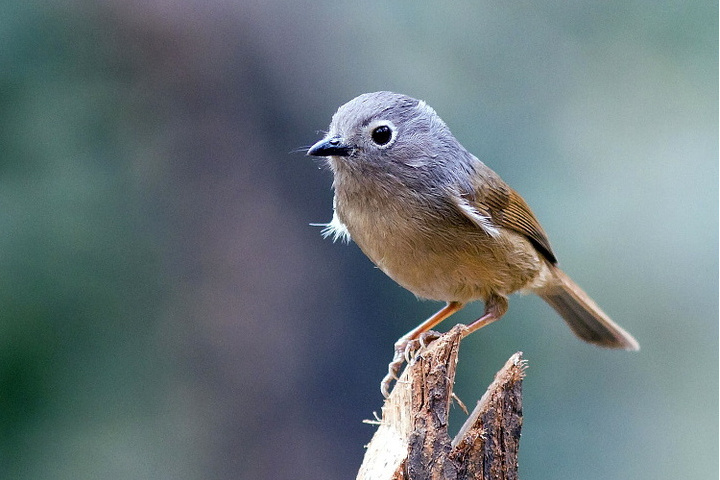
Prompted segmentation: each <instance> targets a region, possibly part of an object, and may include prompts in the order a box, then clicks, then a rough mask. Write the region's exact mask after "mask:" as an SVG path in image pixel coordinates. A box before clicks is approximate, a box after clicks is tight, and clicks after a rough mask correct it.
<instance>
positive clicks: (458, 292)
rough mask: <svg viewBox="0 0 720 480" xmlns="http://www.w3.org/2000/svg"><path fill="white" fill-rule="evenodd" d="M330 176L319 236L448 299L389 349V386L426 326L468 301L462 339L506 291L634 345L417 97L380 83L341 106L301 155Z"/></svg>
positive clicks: (500, 308)
mask: <svg viewBox="0 0 720 480" xmlns="http://www.w3.org/2000/svg"><path fill="white" fill-rule="evenodd" d="M307 155H309V156H314V157H324V158H325V159H326V163H327V165H329V167H330V170H331V171H332V174H333V190H334V197H333V216H332V220H331V221H330V222H329V223H327V224H324V227H325V228H324V230H323V235H324V236H326V237H332V238H333V240H345V241H349V240H353V241H354V242H355V243H356V244H357V245H358V246H359V247H360V249H361V250H362V251H363V253H364V254H365V255H366V256H367V257H368V258H369V259H370V260H371V261H372V262H373V263H374V264H375V265H376V266H377V267H378V268H379V269H380V270H382V271H383V272H384V273H385V274H387V275H388V276H389V277H390V278H392V279H393V280H394V281H395V282H397V283H398V284H400V285H401V286H402V287H404V288H405V289H407V290H409V291H410V292H412V293H414V294H415V295H416V296H417V297H419V298H422V299H429V300H436V301H443V302H445V306H444V307H443V308H441V309H440V310H439V311H438V312H436V313H435V314H434V315H432V316H431V317H429V318H428V319H427V320H425V321H424V322H422V323H420V324H419V325H418V326H417V327H416V328H414V329H412V330H410V331H409V332H408V333H406V334H405V335H403V336H402V337H400V339H398V341H397V342H395V345H394V355H393V359H392V361H391V362H390V364H389V365H388V373H387V375H386V376H385V377H384V378H383V380H382V382H381V391H382V393H383V395H384V396H385V397H387V396H388V395H389V392H390V385H391V383H392V381H393V380H396V379H397V375H398V372H399V370H400V368H401V366H402V364H403V363H404V361H405V358H406V357H408V352H410V351H415V350H416V349H417V348H419V346H421V345H426V344H427V343H428V342H429V341H432V340H433V339H434V338H436V336H437V334H435V333H434V332H432V329H433V328H434V327H435V326H436V325H438V324H439V323H440V322H442V321H443V320H445V319H447V318H448V317H449V316H451V315H452V314H454V313H456V312H458V311H459V310H461V309H462V308H463V307H464V306H465V305H467V304H468V303H470V302H473V301H477V300H480V301H482V302H484V312H483V315H482V316H481V317H480V318H478V319H477V320H475V321H474V322H472V323H470V324H469V325H466V326H465V327H464V329H463V334H462V335H463V337H464V336H467V335H469V334H470V333H472V332H474V331H477V330H479V329H480V328H482V327H484V326H486V325H488V324H490V323H492V322H495V321H497V320H498V319H500V318H501V317H502V316H503V315H504V314H505V312H506V311H507V309H508V297H509V296H510V295H511V294H512V293H515V292H518V291H520V292H530V293H534V294H537V295H538V296H539V297H540V298H542V299H543V300H545V302H547V303H548V304H549V305H550V306H551V307H552V308H553V309H555V310H556V311H557V313H558V314H559V315H560V316H561V317H562V318H563V319H564V320H565V322H566V323H567V325H568V326H569V327H570V329H571V330H572V331H573V333H575V335H577V336H578V337H579V338H580V339H582V340H584V341H586V342H589V343H592V344H595V345H598V346H601V347H607V348H614V349H624V350H638V349H639V344H638V342H637V341H636V340H635V338H633V336H632V335H630V334H629V333H628V332H627V331H625V330H624V329H623V328H622V327H620V326H619V325H617V324H616V323H615V322H613V321H612V320H611V319H610V317H609V316H608V315H607V314H606V313H605V312H603V311H602V310H601V309H600V307H598V305H597V304H596V303H595V302H594V301H593V300H592V299H591V298H590V297H589V296H588V295H587V294H586V293H585V292H584V291H583V290H582V289H581V288H580V287H579V286H578V285H577V284H576V283H575V282H574V281H573V280H572V279H570V277H569V276H568V275H567V274H565V273H564V272H563V271H562V270H561V269H560V268H559V267H558V261H557V257H556V256H555V253H554V251H553V249H552V247H551V246H550V242H549V240H548V237H547V235H546V233H545V231H544V230H543V228H542V226H541V225H540V223H539V222H538V220H537V218H536V217H535V215H534V214H533V212H532V211H531V210H530V207H529V206H528V204H527V203H526V202H525V200H524V199H523V198H522V197H521V196H520V194H518V193H517V192H516V191H515V190H513V189H512V188H510V186H508V185H507V184H506V183H505V182H504V181H503V180H502V179H501V178H500V176H499V175H498V174H497V173H495V172H494V171H493V170H492V169H490V167H488V166H487V165H485V163H483V162H482V161H481V160H479V159H478V158H477V157H476V156H474V155H473V154H471V153H470V152H468V151H467V150H466V149H465V148H464V147H463V146H462V145H461V144H460V142H459V141H458V140H457V139H456V138H455V137H454V136H453V134H452V133H451V131H450V129H449V128H448V127H447V125H446V124H445V122H443V120H442V119H441V118H440V117H439V116H438V114H437V113H436V112H435V110H434V109H433V108H432V107H430V106H429V105H428V104H427V103H425V102H424V101H422V100H417V99H415V98H412V97H409V96H407V95H403V94H398V93H393V92H388V91H380V92H373V93H365V94H362V95H359V96H357V97H356V98H354V99H352V100H350V101H349V102H347V103H345V104H344V105H342V106H340V107H339V108H338V110H337V112H336V113H335V114H334V115H333V117H332V120H331V123H330V127H329V129H328V131H327V133H326V134H325V135H324V137H323V138H322V139H321V140H319V141H318V142H317V143H315V144H314V145H313V146H312V147H310V148H309V150H308V151H307Z"/></svg>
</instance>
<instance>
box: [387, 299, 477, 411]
mask: <svg viewBox="0 0 720 480" xmlns="http://www.w3.org/2000/svg"><path fill="white" fill-rule="evenodd" d="M463 306H464V304H462V303H460V302H448V303H447V304H446V305H445V306H444V307H443V308H441V309H440V310H439V311H438V312H437V313H435V314H434V315H433V316H431V317H430V318H428V319H427V320H425V321H424V322H423V323H421V324H420V325H418V326H417V327H415V328H413V329H412V330H410V331H409V332H408V333H406V334H405V335H403V336H402V337H400V338H399V339H398V341H397V342H395V355H394V356H393V360H392V362H390V364H389V365H388V373H387V375H385V378H383V379H382V382H381V383H380V390H381V391H382V394H383V396H384V397H385V398H387V396H388V395H389V394H390V384H391V383H392V381H393V380H397V378H398V377H397V374H398V372H399V371H400V367H402V364H403V363H404V361H405V359H406V357H407V356H409V352H410V351H412V350H415V349H417V346H416V344H418V341H419V342H420V343H422V344H425V345H426V344H427V343H429V342H430V341H432V338H430V337H432V334H431V332H429V330H430V329H431V328H433V327H434V326H435V325H437V324H438V323H440V322H442V321H443V320H445V319H446V318H448V317H449V316H450V315H452V314H453V313H455V312H457V311H458V310H460V309H461V308H463Z"/></svg>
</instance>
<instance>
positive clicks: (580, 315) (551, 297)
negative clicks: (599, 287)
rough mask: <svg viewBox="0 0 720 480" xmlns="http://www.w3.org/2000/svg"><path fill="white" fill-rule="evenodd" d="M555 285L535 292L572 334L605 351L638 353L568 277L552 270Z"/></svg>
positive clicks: (630, 338) (628, 337)
mask: <svg viewBox="0 0 720 480" xmlns="http://www.w3.org/2000/svg"><path fill="white" fill-rule="evenodd" d="M554 274H555V277H556V278H557V279H558V280H559V281H558V282H557V284H555V285H553V286H552V287H550V288H546V289H544V290H543V291H541V292H538V294H539V295H540V297H541V298H542V299H543V300H545V301H546V302H547V303H548V304H549V305H550V306H551V307H553V308H554V309H555V311H557V312H558V313H559V314H560V316H561V317H562V318H563V319H564V320H565V322H566V323H567V324H568V326H569V327H570V328H571V329H572V331H573V332H574V333H575V335H577V336H578V337H580V338H581V339H583V340H585V341H586V342H590V343H594V344H595V345H599V346H601V347H606V348H620V349H624V350H639V349H640V345H639V344H638V342H637V340H635V338H633V336H632V335H630V334H629V333H628V332H626V331H625V330H624V329H623V328H622V327H620V326H619V325H618V324H616V323H615V322H613V321H612V320H610V317H608V316H607V315H606V314H605V312H603V311H602V310H601V309H600V307H598V306H597V304H596V303H595V302H594V301H593V300H592V299H591V298H590V297H589V296H588V295H587V294H586V293H585V292H584V291H583V290H582V289H581V288H580V287H578V286H577V284H575V282H573V281H572V280H571V279H570V277H568V276H567V275H566V274H565V273H564V272H563V271H562V270H560V269H558V268H555V269H554Z"/></svg>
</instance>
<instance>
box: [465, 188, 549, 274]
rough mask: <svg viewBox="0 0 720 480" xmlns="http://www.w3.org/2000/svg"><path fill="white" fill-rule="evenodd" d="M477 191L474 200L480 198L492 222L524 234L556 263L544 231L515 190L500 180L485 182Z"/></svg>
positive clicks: (546, 256)
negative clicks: (476, 196)
mask: <svg viewBox="0 0 720 480" xmlns="http://www.w3.org/2000/svg"><path fill="white" fill-rule="evenodd" d="M477 193H478V194H479V195H478V197H480V198H479V199H476V201H477V200H480V199H481V200H480V201H481V202H482V203H483V204H484V207H485V208H483V210H485V211H487V212H488V213H489V214H490V217H491V218H492V220H493V223H495V224H496V225H498V226H501V227H504V228H508V229H510V230H514V231H516V232H518V233H520V234H522V235H525V236H526V237H527V238H528V240H530V242H531V243H532V244H533V245H534V246H535V248H537V250H538V251H539V252H540V253H541V254H543V255H544V256H545V258H547V259H548V260H549V261H550V263H552V264H556V263H557V258H555V254H554V253H553V251H552V248H551V247H550V241H549V240H548V238H547V235H546V234H545V231H544V230H543V229H542V227H541V226H540V223H539V222H538V221H537V218H535V215H533V213H532V210H530V207H528V204H527V203H525V200H523V198H522V197H521V196H520V195H519V194H518V193H517V192H516V191H515V190H513V189H512V188H510V187H508V186H507V185H506V184H505V183H504V182H502V181H500V182H497V183H496V182H492V183H491V184H490V183H489V184H486V186H485V187H484V188H482V190H481V191H480V192H477Z"/></svg>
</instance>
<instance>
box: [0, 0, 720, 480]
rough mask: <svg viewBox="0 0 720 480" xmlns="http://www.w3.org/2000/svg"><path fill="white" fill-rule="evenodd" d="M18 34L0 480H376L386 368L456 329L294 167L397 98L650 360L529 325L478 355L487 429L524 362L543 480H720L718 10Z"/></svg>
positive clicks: (525, 321)
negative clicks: (512, 371)
mask: <svg viewBox="0 0 720 480" xmlns="http://www.w3.org/2000/svg"><path fill="white" fill-rule="evenodd" d="M2 11H3V14H2V15H1V16H0V39H2V48H0V125H1V128H0V146H1V148H0V152H1V153H0V478H8V479H11V478H12V479H85V478H87V479H96V478H113V479H148V478H152V479H238V478H239V479H278V478H292V479H319V478H322V479H325V478H328V479H330V478H338V479H341V478H354V475H355V473H356V471H357V469H358V467H359V465H360V463H361V460H362V456H363V453H364V450H363V445H365V444H366V443H367V442H368V441H369V440H370V438H371V436H372V433H373V431H374V427H372V426H370V425H366V424H363V423H362V420H363V419H366V418H372V412H373V411H379V409H380V407H381V403H382V398H381V396H380V393H379V389H378V382H379V381H380V379H381V378H382V376H383V375H384V373H385V369H386V365H387V362H388V361H389V359H390V356H391V354H392V345H393V342H394V341H395V339H396V338H397V337H399V336H400V335H401V334H403V333H404V332H405V331H407V330H409V329H410V328H411V327H413V326H414V325H416V324H417V323H418V322H419V321H420V320H422V319H424V318H425V317H426V316H428V315H429V314H431V313H432V312H433V311H434V310H435V309H437V308H438V307H439V305H437V304H434V303H430V302H419V301H417V300H416V299H415V298H414V297H413V296H412V295H411V294H409V293H408V292H406V291H404V290H403V289H401V288H400V287H398V286H396V285H395V284H394V283H393V282H392V281H390V280H389V279H387V278H386V277H385V276H384V275H383V274H382V273H381V272H380V271H379V270H377V269H375V268H374V267H373V266H372V264H371V263H370V262H369V261H368V260H367V259H365V258H364V257H363V255H362V253H361V252H360V251H359V250H358V248H357V247H356V246H355V245H352V244H351V245H349V246H346V245H341V244H332V243H331V242H330V241H328V240H323V239H322V238H321V237H320V232H319V229H318V228H316V227H311V226H309V223H312V222H323V221H327V220H329V219H330V216H331V199H332V191H331V177H330V173H329V172H328V170H327V169H326V168H323V165H322V162H320V161H318V160H317V159H311V158H307V157H305V156H304V155H303V149H302V148H301V147H306V146H308V145H310V144H312V143H314V142H315V141H316V140H317V139H318V138H320V136H321V135H322V134H321V131H322V130H323V129H325V128H327V125H328V124H329V122H330V117H331V115H332V113H333V112H334V111H335V109H336V108H337V107H338V106H339V105H340V104H342V103H344V102H346V101H348V100H350V99H351V98H353V97H354V96H356V95H358V94H360V93H363V92H368V91H375V90H381V89H387V90H394V91H399V92H402V93H406V94H409V95H412V96H415V97H418V98H422V99H424V100H426V101H427V102H428V103H429V104H430V105H432V106H433V107H434V108H435V109H436V110H437V112H438V113H439V114H440V116H441V117H442V118H443V119H444V120H445V121H446V123H448V125H449V126H450V128H451V129H452V130H453V132H454V134H455V135H456V136H457V137H458V138H459V139H460V141H461V142H462V143H463V144H464V145H465V146H466V147H467V148H468V149H469V150H470V151H471V152H473V153H475V154H476V155H477V156H478V157H480V158H481V159H482V160H484V161H485V162H486V163H487V164H489V165H490V166H491V167H492V168H493V169H495V170H496V171H497V172H499V173H500V174H501V175H502V176H503V177H504V178H505V180H506V181H508V183H510V184H511V185H512V186H513V187H515V188H516V189H517V190H518V191H520V192H521V193H522V195H523V196H524V197H525V198H526V199H527V201H528V202H529V203H530V205H532V206H533V209H534V210H535V213H536V214H537V216H538V217H539V218H540V220H541V222H542V223H543V225H544V226H545V229H546V230H547V232H548V235H549V236H550V239H551V241H552V243H553V246H554V249H555V250H556V252H557V253H558V256H559V258H560V262H561V265H562V266H563V268H564V269H565V270H566V271H567V272H568V273H570V274H571V275H572V276H573V277H574V278H575V279H576V280H577V281H578V283H580V284H581V285H583V287H584V288H585V289H586V290H587V291H588V292H589V293H591V295H592V296H593V297H594V298H595V299H596V301H597V302H598V303H599V304H601V305H602V306H603V307H604V308H605V310H607V311H608V312H609V313H610V314H611V315H612V316H613V317H614V318H615V319H616V320H617V321H618V322H619V323H621V324H622V325H623V326H625V327H626V328H627V329H628V330H629V331H631V332H632V333H633V334H634V335H635V336H636V337H637V338H638V339H639V341H640V343H641V345H642V350H641V351H640V352H639V353H629V352H613V351H604V350H601V349H597V348H594V347H592V346H589V345H586V344H583V343H581V342H579V341H577V340H576V339H575V338H574V337H573V336H572V334H571V333H570V331H569V330H568V329H567V328H566V327H565V325H564V324H563V322H562V321H561V320H560V319H559V318H558V317H557V316H556V315H555V314H554V312H553V311H552V310H551V309H550V308H549V307H547V306H546V305H545V304H543V303H542V301H541V300H539V299H537V298H535V297H521V296H517V297H514V298H513V299H512V300H511V308H510V311H509V313H508V314H507V316H506V318H504V319H503V321H501V322H498V323H497V324H493V325H492V326H490V327H488V328H487V329H485V330H483V331H482V332H479V333H478V334H475V335H473V336H471V337H469V338H468V339H467V340H466V341H465V342H464V344H463V350H462V352H461V360H460V371H459V376H458V379H457V392H458V394H459V396H460V398H461V399H463V400H464V401H465V402H466V403H468V404H470V405H472V404H473V403H474V402H475V401H476V400H477V399H478V398H479V397H480V395H481V394H482V392H483V391H484V389H485V387H486V385H487V384H488V383H489V382H490V381H491V379H492V377H493V374H494V372H496V371H497V370H498V369H499V368H500V367H501V366H502V364H503V363H504V361H505V360H506V359H507V358H508V357H509V356H510V355H511V354H512V353H514V352H515V351H517V350H522V351H523V352H525V357H526V358H527V359H528V361H529V365H530V367H529V370H528V377H527V379H526V382H525V397H524V411H525V424H524V427H523V441H522V447H521V457H520V458H521V464H520V474H521V476H522V478H526V479H557V478H583V479H607V478H619V479H639V478H648V479H650V478H652V479H676V478H698V479H700V478H717V475H718V458H717V454H718V115H717V107H718V32H717V23H718V22H717V19H718V5H717V3H716V2H710V1H695V2H687V1H672V0H660V1H657V0H653V1H650V0H645V1H634V2H626V1H612V0H611V1H605V2H596V1H589V0H583V1H573V2H570V1H541V2H523V1H521V2H488V1H481V2H478V1H472V2H453V3H450V4H438V3H437V2H415V1H394V2H375V1H371V2H357V1H317V2H289V1H280V0H268V1H263V2H253V1H242V0H237V1H229V0H210V1H208V0H202V1H200V0H176V1H162V0H154V1H140V0H102V1H95V2H91V1H83V0H77V1H70V2H54V1H51V2H47V1H45V2H41V1H36V0H26V1H22V2H21V1H6V2H2ZM481 312H482V305H481V304H477V305H473V306H471V307H469V308H467V309H466V310H465V311H463V312H461V313H459V314H458V315H457V316H456V317H453V321H452V322H449V325H445V326H444V328H449V326H450V324H452V323H456V322H457V321H464V322H468V321H471V320H473V319H474V318H475V317H476V316H478V315H479V314H480V313H481ZM452 415H453V417H452V419H451V420H452V425H453V428H454V429H457V427H459V425H460V424H461V422H462V421H463V419H464V414H463V413H462V412H461V411H460V410H459V409H457V408H455V409H453V411H452Z"/></svg>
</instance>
